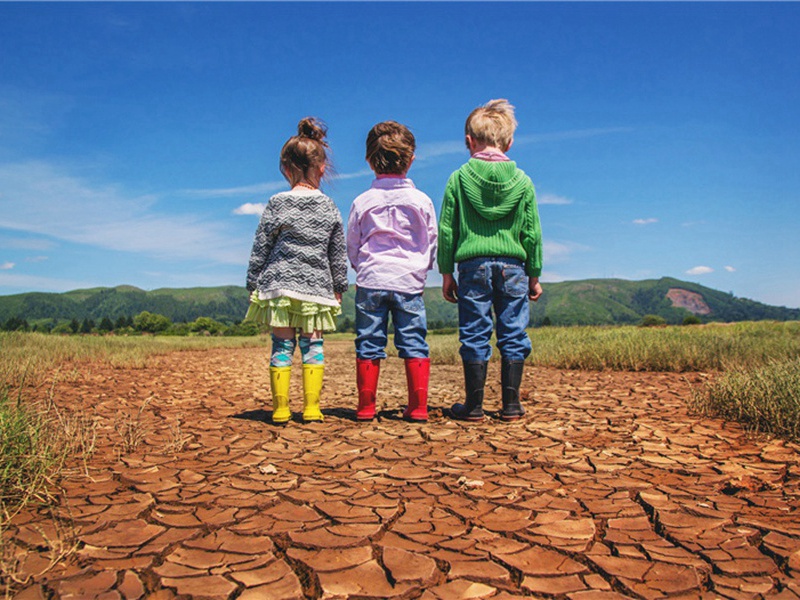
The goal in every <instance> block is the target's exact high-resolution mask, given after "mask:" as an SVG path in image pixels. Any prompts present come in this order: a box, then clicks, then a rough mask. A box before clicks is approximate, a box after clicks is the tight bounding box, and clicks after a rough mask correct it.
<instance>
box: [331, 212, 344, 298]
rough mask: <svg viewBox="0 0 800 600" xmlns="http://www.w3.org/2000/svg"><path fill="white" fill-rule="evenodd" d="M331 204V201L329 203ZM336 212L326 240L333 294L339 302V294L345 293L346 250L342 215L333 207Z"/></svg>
mask: <svg viewBox="0 0 800 600" xmlns="http://www.w3.org/2000/svg"><path fill="white" fill-rule="evenodd" d="M331 204H333V201H331ZM333 210H335V211H336V221H335V223H334V225H333V230H332V231H331V237H330V239H329V240H328V262H329V263H330V266H331V278H332V279H333V292H334V295H335V294H339V296H338V297H337V300H340V301H341V294H344V293H345V292H346V291H347V249H346V247H345V242H344V225H343V224H342V215H341V214H339V210H338V209H337V208H336V207H335V206H334V207H333Z"/></svg>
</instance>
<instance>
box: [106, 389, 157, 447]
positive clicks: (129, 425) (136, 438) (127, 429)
mask: <svg viewBox="0 0 800 600" xmlns="http://www.w3.org/2000/svg"><path fill="white" fill-rule="evenodd" d="M152 399H153V397H152V396H150V397H149V398H146V399H145V401H144V402H142V405H141V406H140V407H139V410H138V411H136V413H135V414H130V413H124V412H119V413H117V418H116V419H115V421H114V430H115V431H116V432H117V433H118V434H119V436H120V438H121V439H122V453H123V454H130V453H131V452H135V451H136V449H137V448H138V447H139V444H141V443H142V440H144V438H145V437H147V434H148V433H149V429H148V427H147V426H146V425H145V423H144V422H143V420H142V415H143V414H144V409H145V408H147V405H148V404H150V401H151V400H152Z"/></svg>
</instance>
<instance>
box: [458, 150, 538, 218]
mask: <svg viewBox="0 0 800 600" xmlns="http://www.w3.org/2000/svg"><path fill="white" fill-rule="evenodd" d="M527 178H528V177H527V175H525V173H524V172H522V171H521V170H520V169H517V164H516V163H515V162H513V161H503V162H488V161H485V160H478V159H474V158H473V159H470V160H469V161H468V162H467V163H466V164H465V165H464V166H463V167H461V169H460V170H459V181H460V183H461V187H462V189H463V191H464V192H465V193H464V196H465V197H466V198H467V200H468V201H469V202H470V204H472V206H473V208H474V209H475V210H476V211H477V212H478V214H479V215H480V216H481V217H483V218H484V219H486V220H487V221H496V220H497V219H502V218H503V217H505V216H506V215H507V214H508V213H510V212H511V211H512V210H515V209H516V208H517V205H518V204H519V203H520V200H521V199H522V197H523V196H524V195H525V190H526V186H525V182H526V180H527Z"/></svg>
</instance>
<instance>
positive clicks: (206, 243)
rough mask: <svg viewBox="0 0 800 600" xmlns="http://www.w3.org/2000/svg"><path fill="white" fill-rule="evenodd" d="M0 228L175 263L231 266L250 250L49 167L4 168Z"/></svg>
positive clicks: (215, 230) (203, 225) (214, 230)
mask: <svg viewBox="0 0 800 600" xmlns="http://www.w3.org/2000/svg"><path fill="white" fill-rule="evenodd" d="M0 181H2V182H3V189H2V192H0V227H3V228H6V229H13V230H17V231H24V232H27V233H33V234H38V235H46V236H50V237H52V238H56V239H61V240H66V241H69V242H74V243H79V244H87V245H90V246H96V247H99V248H104V249H106V250H118V251H124V252H135V253H143V254H146V255H150V256H157V257H160V258H171V259H200V260H211V261H215V262H221V263H228V264H242V263H243V262H245V261H246V260H247V255H246V248H245V247H244V246H243V245H242V244H241V240H239V239H237V238H238V236H235V235H231V234H230V233H229V232H227V231H226V230H225V227H224V226H223V224H222V223H220V222H208V221H203V220H201V219H200V218H198V217H194V216H191V215H189V216H180V217H178V216H174V215H166V214H158V213H155V212H153V211H152V204H153V203H154V202H155V200H156V198H155V197H154V196H150V195H134V194H130V193H128V192H126V191H124V190H121V189H119V188H117V187H115V186H111V185H96V184H93V183H91V182H87V181H85V180H84V179H82V178H79V177H76V176H74V175H72V174H70V173H68V172H65V171H64V170H62V169H59V168H58V167H56V166H54V165H51V164H48V163H45V162H28V163H18V164H5V165H0Z"/></svg>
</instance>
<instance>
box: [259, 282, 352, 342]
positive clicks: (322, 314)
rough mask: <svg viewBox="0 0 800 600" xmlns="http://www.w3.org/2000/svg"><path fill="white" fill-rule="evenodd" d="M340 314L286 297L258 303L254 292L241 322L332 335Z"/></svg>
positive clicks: (314, 303) (335, 307)
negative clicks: (329, 332)
mask: <svg viewBox="0 0 800 600" xmlns="http://www.w3.org/2000/svg"><path fill="white" fill-rule="evenodd" d="M341 313H342V309H341V307H339V306H327V305H325V304H317V303H316V302H309V301H307V300H295V299H294V298H288V297H286V296H278V297H277V298H269V299H266V300H262V299H260V298H259V297H258V292H257V291H254V292H253V293H252V294H251V295H250V307H249V308H248V309H247V315H246V316H245V318H244V320H245V321H252V322H254V323H258V324H259V325H267V326H269V327H270V328H272V327H294V328H296V329H301V330H302V331H303V333H311V332H313V331H336V317H337V316H339V315H340V314H341Z"/></svg>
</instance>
